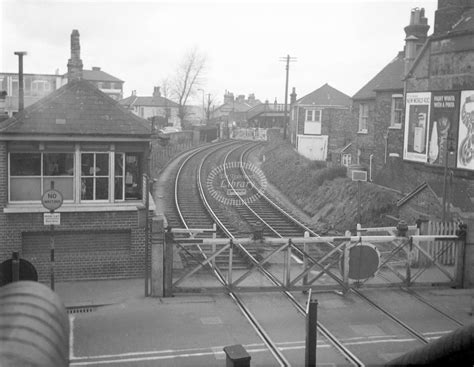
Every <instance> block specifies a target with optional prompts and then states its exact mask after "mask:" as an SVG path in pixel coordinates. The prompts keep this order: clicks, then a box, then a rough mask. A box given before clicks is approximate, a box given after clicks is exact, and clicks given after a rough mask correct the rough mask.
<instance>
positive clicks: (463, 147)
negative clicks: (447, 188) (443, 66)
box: [457, 90, 474, 170]
mask: <svg viewBox="0 0 474 367" xmlns="http://www.w3.org/2000/svg"><path fill="white" fill-rule="evenodd" d="M473 135H474V90H464V91H462V92H461V98H460V109H459V133H458V149H457V163H458V164H457V167H458V168H464V169H469V170H474V159H473V155H472V152H473V150H474V148H473V147H474V144H473Z"/></svg>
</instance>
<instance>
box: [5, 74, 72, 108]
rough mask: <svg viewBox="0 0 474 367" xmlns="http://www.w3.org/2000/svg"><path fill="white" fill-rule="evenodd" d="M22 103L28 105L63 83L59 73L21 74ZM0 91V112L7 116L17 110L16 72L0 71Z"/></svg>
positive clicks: (17, 84)
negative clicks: (0, 102)
mask: <svg viewBox="0 0 474 367" xmlns="http://www.w3.org/2000/svg"><path fill="white" fill-rule="evenodd" d="M23 84H24V85H23V90H24V104H25V106H29V105H31V104H33V103H35V102H37V101H39V100H40V99H41V98H43V97H45V96H46V95H48V94H49V93H51V92H52V91H54V90H56V89H58V88H60V87H61V86H62V84H63V82H62V76H61V75H59V74H30V73H24V74H23ZM0 91H2V92H3V93H4V98H3V102H4V103H3V106H0V112H3V113H6V114H7V115H8V116H9V117H11V116H13V114H14V113H16V112H18V101H19V99H18V94H19V81H18V73H3V72H2V73H0Z"/></svg>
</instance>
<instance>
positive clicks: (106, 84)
mask: <svg viewBox="0 0 474 367" xmlns="http://www.w3.org/2000/svg"><path fill="white" fill-rule="evenodd" d="M82 78H83V79H84V80H87V81H89V82H91V83H92V84H94V85H95V86H96V87H97V88H98V89H99V90H101V91H102V92H104V93H105V94H107V95H108V96H109V97H110V98H112V99H114V100H116V101H119V100H121V99H122V98H123V83H124V82H123V80H120V79H118V78H116V77H114V76H113V75H110V74H108V73H106V72H105V71H103V70H101V68H100V67H98V66H93V67H92V70H82ZM65 82H67V74H65V75H64V77H63V84H64V83H65Z"/></svg>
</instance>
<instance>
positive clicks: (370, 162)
mask: <svg viewBox="0 0 474 367" xmlns="http://www.w3.org/2000/svg"><path fill="white" fill-rule="evenodd" d="M373 158H374V155H373V154H371V155H370V156H369V181H370V182H372V159H373Z"/></svg>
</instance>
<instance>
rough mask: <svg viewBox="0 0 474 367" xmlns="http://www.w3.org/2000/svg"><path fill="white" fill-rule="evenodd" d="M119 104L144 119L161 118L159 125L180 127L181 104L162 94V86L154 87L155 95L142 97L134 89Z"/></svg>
mask: <svg viewBox="0 0 474 367" xmlns="http://www.w3.org/2000/svg"><path fill="white" fill-rule="evenodd" d="M119 104H120V105H121V106H123V107H125V108H127V109H128V110H129V111H131V112H133V113H134V114H135V115H137V116H140V117H141V118H144V119H150V120H151V119H153V118H154V117H158V118H159V121H160V122H159V125H164V126H174V127H177V128H180V127H181V125H180V120H179V117H178V111H179V105H178V104H177V103H175V102H173V101H171V100H169V99H168V98H166V97H164V96H162V95H161V92H160V87H155V88H154V89H153V95H151V96H146V97H141V96H137V95H136V92H135V91H133V92H132V95H131V96H129V97H127V98H125V99H122V100H120V101H119Z"/></svg>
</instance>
